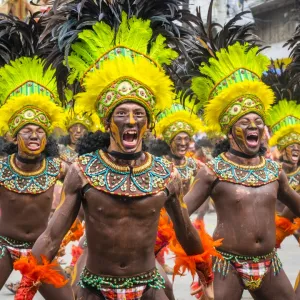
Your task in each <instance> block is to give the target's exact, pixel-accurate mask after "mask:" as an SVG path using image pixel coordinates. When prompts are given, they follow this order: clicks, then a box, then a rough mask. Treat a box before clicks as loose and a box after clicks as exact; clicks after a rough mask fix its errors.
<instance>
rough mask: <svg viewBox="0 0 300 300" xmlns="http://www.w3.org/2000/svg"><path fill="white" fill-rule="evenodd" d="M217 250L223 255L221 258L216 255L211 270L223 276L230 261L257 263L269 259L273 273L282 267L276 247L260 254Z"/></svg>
mask: <svg viewBox="0 0 300 300" xmlns="http://www.w3.org/2000/svg"><path fill="white" fill-rule="evenodd" d="M217 251H218V252H219V253H220V254H221V255H222V256H223V259H220V258H217V257H216V259H215V262H214V266H213V272H216V271H218V272H219V273H221V274H222V275H223V276H226V275H227V274H228V271H229V267H230V263H231V262H233V263H239V264H246V263H248V262H250V261H251V262H253V263H259V262H260V261H262V260H267V259H270V260H271V262H272V265H273V270H274V275H277V274H278V273H279V272H280V270H281V269H282V263H281V261H280V259H279V257H278V255H277V251H276V249H273V250H272V252H270V253H268V254H266V255H261V256H247V255H237V254H232V253H228V252H223V251H221V250H217ZM221 269H222V270H221Z"/></svg>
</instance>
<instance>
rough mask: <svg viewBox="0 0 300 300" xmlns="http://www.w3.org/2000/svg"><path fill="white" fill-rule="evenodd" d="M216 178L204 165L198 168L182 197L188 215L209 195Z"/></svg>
mask: <svg viewBox="0 0 300 300" xmlns="http://www.w3.org/2000/svg"><path fill="white" fill-rule="evenodd" d="M216 178H217V177H216V175H215V174H214V173H213V172H212V171H211V170H210V169H209V168H208V167H207V166H206V165H204V166H203V167H202V168H201V169H200V171H199V172H198V174H197V175H196V177H195V180H194V182H193V184H192V185H191V187H190V190H189V192H188V193H187V194H186V195H185V197H184V202H185V203H186V205H187V208H188V211H189V214H190V215H191V214H192V213H193V212H195V211H196V210H197V209H198V208H199V207H200V206H201V205H202V204H203V203H204V202H205V200H206V199H207V198H208V197H209V196H210V193H211V189H212V185H213V182H214V181H215V180H216Z"/></svg>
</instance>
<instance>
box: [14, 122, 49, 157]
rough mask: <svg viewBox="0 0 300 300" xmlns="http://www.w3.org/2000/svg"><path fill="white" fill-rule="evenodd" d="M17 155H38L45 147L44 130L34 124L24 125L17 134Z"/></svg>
mask: <svg viewBox="0 0 300 300" xmlns="http://www.w3.org/2000/svg"><path fill="white" fill-rule="evenodd" d="M17 143H18V151H19V155H20V156H22V154H23V156H39V155H40V154H41V153H42V152H43V151H44V150H45V147H46V144H47V137H46V133H45V131H44V130H43V129H42V128H41V127H39V126H36V125H31V124H29V125H26V126H24V127H23V128H22V129H21V130H20V131H19V132H18V134H17Z"/></svg>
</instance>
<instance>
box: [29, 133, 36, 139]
mask: <svg viewBox="0 0 300 300" xmlns="http://www.w3.org/2000/svg"><path fill="white" fill-rule="evenodd" d="M30 138H31V139H37V133H36V132H35V131H32V134H31V137H30Z"/></svg>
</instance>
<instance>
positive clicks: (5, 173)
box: [0, 155, 61, 194]
mask: <svg viewBox="0 0 300 300" xmlns="http://www.w3.org/2000/svg"><path fill="white" fill-rule="evenodd" d="M13 160H14V155H12V156H8V157H3V158H1V159H0V185H2V186H3V187H5V188H6V189H8V190H10V191H13V192H16V193H22V194H40V193H44V192H46V191H47V190H48V189H49V188H50V187H52V186H53V185H54V184H55V183H56V181H57V178H58V176H59V174H60V164H61V161H60V159H58V158H51V157H47V158H46V159H45V167H44V169H43V170H41V171H40V172H37V173H36V174H34V175H32V174H28V175H26V174H20V173H19V172H18V170H16V169H15V167H14V166H13V163H12V162H13Z"/></svg>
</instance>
